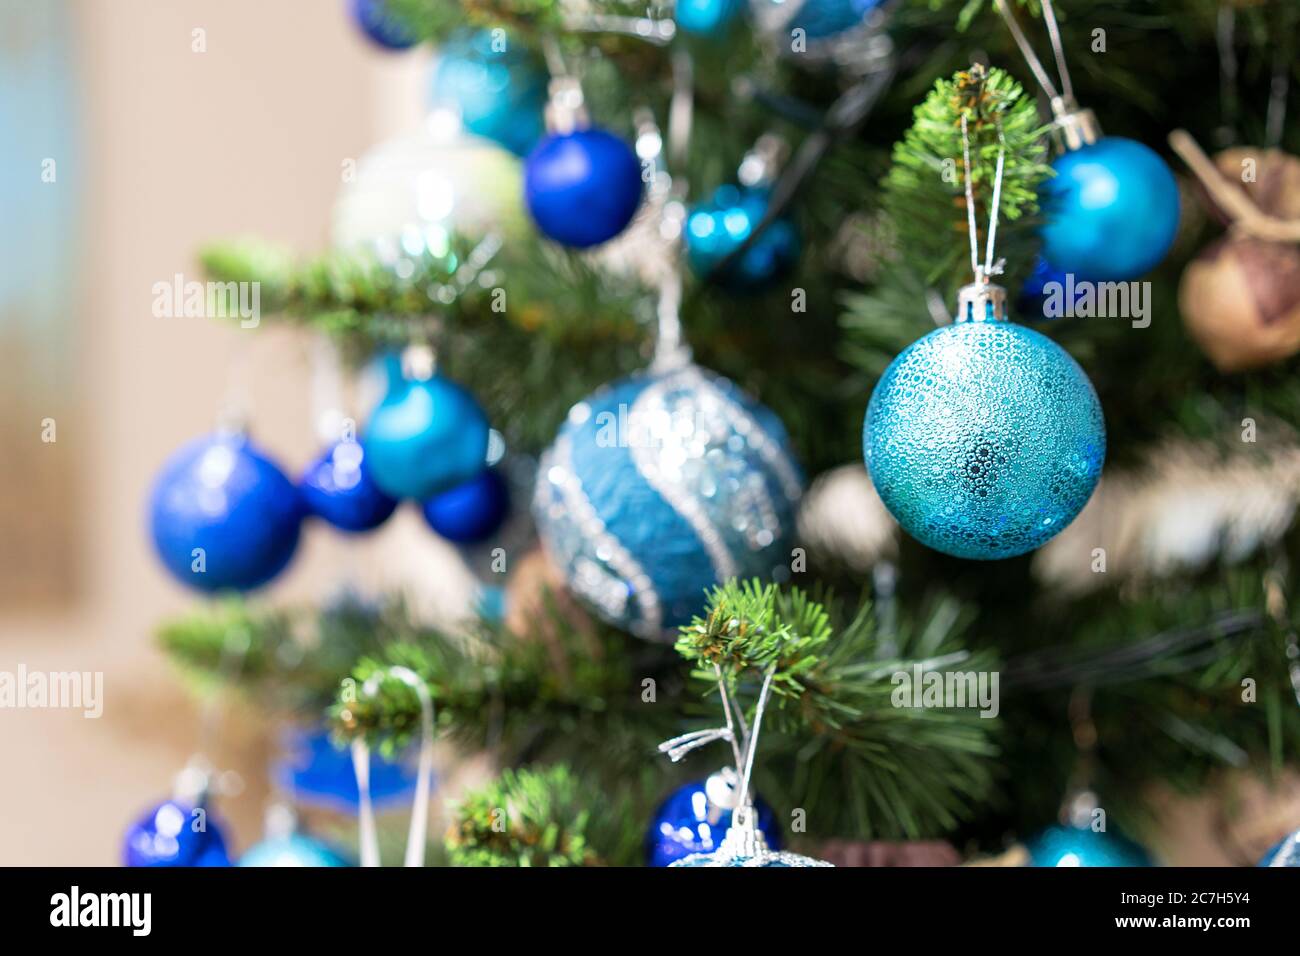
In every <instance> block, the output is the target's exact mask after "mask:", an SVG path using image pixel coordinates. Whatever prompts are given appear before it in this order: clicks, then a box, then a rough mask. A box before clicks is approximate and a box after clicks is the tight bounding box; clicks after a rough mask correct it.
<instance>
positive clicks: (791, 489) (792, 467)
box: [533, 364, 803, 639]
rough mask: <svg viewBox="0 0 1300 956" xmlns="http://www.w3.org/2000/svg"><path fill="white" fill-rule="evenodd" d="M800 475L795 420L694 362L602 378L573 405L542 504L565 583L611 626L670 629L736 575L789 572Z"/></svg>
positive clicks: (543, 470) (544, 533)
mask: <svg viewBox="0 0 1300 956" xmlns="http://www.w3.org/2000/svg"><path fill="white" fill-rule="evenodd" d="M802 487H803V476H802V473H801V472H800V470H799V467H798V465H797V464H796V463H795V460H794V456H793V454H792V452H791V448H790V443H789V439H788V438H787V436H786V432H785V428H784V427H783V426H782V425H781V423H780V421H779V420H778V419H777V418H776V416H775V415H774V414H773V413H772V412H771V411H769V410H768V409H767V408H765V407H763V406H762V405H760V404H758V403H757V402H755V401H754V400H753V399H751V398H749V397H748V396H746V395H745V394H744V393H743V392H742V391H741V390H740V389H739V388H737V387H736V386H735V385H734V384H733V383H732V382H730V381H728V380H727V379H725V378H721V377H720V376H717V375H714V374H712V373H710V372H707V371H705V370H704V369H701V368H700V367H699V366H696V365H692V364H680V365H676V366H672V367H669V368H666V369H659V370H651V371H648V372H644V373H642V374H639V375H634V376H632V377H631V378H627V379H623V380H622V381H619V382H616V383H614V384H612V385H608V386H605V387H604V388H602V389H600V390H599V391H597V392H596V393H595V394H593V395H592V396H591V397H589V398H587V399H586V400H584V401H582V402H579V403H578V404H577V405H575V406H574V407H573V408H572V409H570V411H569V415H568V419H567V421H566V422H565V423H564V425H563V426H562V427H561V429H560V433H559V435H558V436H557V437H556V439H555V442H554V444H552V445H551V447H550V449H549V450H548V451H547V452H546V454H545V455H544V456H543V458H542V461H541V465H540V467H539V469H538V477H537V485H536V493H535V496H534V504H533V512H534V516H535V517H536V519H537V526H538V533H539V534H540V536H541V540H542V544H543V545H544V547H545V548H546V551H547V553H548V554H549V555H550V557H551V560H552V562H553V563H554V565H555V566H556V567H557V568H558V569H560V571H561V572H562V573H563V575H564V577H565V580H566V581H567V582H568V585H569V588H570V589H571V590H572V591H573V593H575V594H576V595H578V596H579V597H580V598H582V599H583V600H584V601H585V602H586V603H587V604H589V605H590V606H591V607H592V608H593V610H595V612H596V613H597V614H598V615H600V616H601V617H602V618H604V619H605V620H606V621H609V622H610V623H612V624H614V625H616V626H618V627H622V628H624V629H626V630H629V631H631V632H632V633H634V634H637V635H639V636H643V637H648V638H654V639H664V638H667V637H670V636H671V631H672V629H673V628H676V627H677V626H678V625H681V624H685V623H688V622H689V621H690V619H691V617H692V616H693V615H694V614H697V613H699V612H700V611H702V610H703V608H704V595H705V590H706V589H707V588H710V587H712V586H713V585H715V584H717V583H719V582H721V581H724V580H726V579H728V578H732V577H739V578H747V577H753V576H756V577H759V578H762V579H765V580H772V579H781V578H783V577H784V576H785V575H786V574H788V573H789V559H790V553H789V550H788V547H787V545H788V542H789V538H790V535H791V534H792V533H793V531H794V522H795V511H796V506H797V504H798V501H799V496H800V494H801V491H802Z"/></svg>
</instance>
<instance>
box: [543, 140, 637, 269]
mask: <svg viewBox="0 0 1300 956" xmlns="http://www.w3.org/2000/svg"><path fill="white" fill-rule="evenodd" d="M641 185H642V184H641V164H640V163H639V162H638V161H637V158H636V154H635V153H633V152H632V148H631V147H630V146H628V145H627V143H625V142H623V141H622V140H621V139H619V138H618V137H617V136H615V135H614V134H612V133H608V132H606V131H605V130H603V129H596V128H591V129H580V130H574V131H573V132H571V133H554V134H552V135H550V136H547V137H546V138H545V139H543V140H542V141H541V142H540V143H538V144H537V148H536V149H534V150H533V151H532V153H530V154H529V156H528V159H527V161H526V162H525V164H524V200H525V202H526V203H527V205H528V212H529V213H530V214H531V215H532V217H533V222H535V223H536V224H537V228H538V229H540V230H541V231H542V233H543V234H545V235H546V236H547V237H548V238H550V239H554V240H555V241H556V242H559V243H563V244H564V245H566V246H572V247H574V248H576V249H586V248H588V247H590V246H598V245H600V244H601V243H602V242H607V241H608V240H610V239H613V238H614V237H615V236H617V235H618V234H619V233H620V232H622V231H623V230H624V229H626V228H627V225H628V223H630V222H631V221H632V217H633V216H634V215H635V214H636V210H637V206H639V205H640V204H641Z"/></svg>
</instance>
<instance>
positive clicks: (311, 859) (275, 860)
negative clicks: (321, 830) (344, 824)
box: [239, 833, 351, 867]
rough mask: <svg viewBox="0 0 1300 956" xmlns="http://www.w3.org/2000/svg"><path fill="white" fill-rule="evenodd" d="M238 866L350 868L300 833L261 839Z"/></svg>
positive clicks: (338, 856) (329, 849)
mask: <svg viewBox="0 0 1300 956" xmlns="http://www.w3.org/2000/svg"><path fill="white" fill-rule="evenodd" d="M239 865H240V866H255V867H279V866H290V867H292V866H303V867H331V866H351V864H350V863H348V861H347V860H345V859H344V858H343V857H342V856H340V855H339V854H338V853H337V852H335V851H334V850H333V849H331V848H330V847H329V846H327V845H326V844H324V843H322V842H321V841H320V840H316V839H313V838H312V837H309V836H304V835H303V834H301V833H293V834H289V835H287V836H282V837H272V838H270V839H267V840H263V841H262V842H261V843H258V844H257V845H255V846H253V847H251V848H250V849H249V850H248V851H247V852H246V853H245V854H244V855H243V856H242V857H240V859H239Z"/></svg>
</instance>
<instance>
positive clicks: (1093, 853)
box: [1025, 826, 1152, 866]
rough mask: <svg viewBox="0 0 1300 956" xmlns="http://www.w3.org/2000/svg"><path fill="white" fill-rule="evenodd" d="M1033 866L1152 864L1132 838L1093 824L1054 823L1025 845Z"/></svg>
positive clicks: (1030, 863)
mask: <svg viewBox="0 0 1300 956" xmlns="http://www.w3.org/2000/svg"><path fill="white" fill-rule="evenodd" d="M1025 848H1026V849H1027V850H1028V851H1029V865H1030V866H1151V865H1152V863H1151V857H1150V856H1148V855H1147V852H1146V851H1145V850H1143V849H1142V847H1140V846H1138V845H1137V844H1136V843H1134V842H1133V841H1132V840H1129V839H1126V838H1125V837H1122V836H1119V835H1118V834H1115V833H1105V832H1101V833H1099V832H1097V831H1095V830H1093V829H1092V828H1091V827H1074V826H1052V827H1048V828H1047V829H1046V830H1044V831H1043V832H1042V833H1040V834H1038V836H1036V837H1034V838H1033V839H1032V840H1030V841H1029V843H1028V844H1027V845H1026V847H1025Z"/></svg>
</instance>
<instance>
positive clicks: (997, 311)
mask: <svg viewBox="0 0 1300 956" xmlns="http://www.w3.org/2000/svg"><path fill="white" fill-rule="evenodd" d="M1006 153H1007V143H1006V139H1005V138H1004V137H1003V135H1002V128H1001V126H999V127H998V163H997V168H996V170H995V171H994V174H993V200H992V203H991V208H990V209H989V234H988V241H987V243H986V244H985V248H984V263H983V264H982V265H981V264H980V259H979V236H978V230H977V228H976V225H975V186H974V183H973V182H972V180H971V164H970V131H969V124H968V122H967V119H966V114H965V113H962V114H961V158H962V165H963V168H964V170H965V173H966V227H967V232H968V234H969V236H970V264H971V272H972V273H973V274H974V278H975V281H974V282H972V283H970V284H969V285H965V286H962V287H961V289H960V290H959V291H958V292H957V321H958V322H984V321H988V320H995V321H1002V320H1004V319H1005V318H1006V317H1007V290H1006V289H1004V288H1002V286H1000V285H997V284H995V283H992V282H989V277H990V276H995V275H1001V274H1002V268H1003V264H1002V260H1001V259H999V260H997V261H994V259H993V251H994V247H995V244H996V241H997V232H998V209H999V207H1000V206H1001V204H1002V172H1003V169H1004V168H1005V166H1006Z"/></svg>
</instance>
